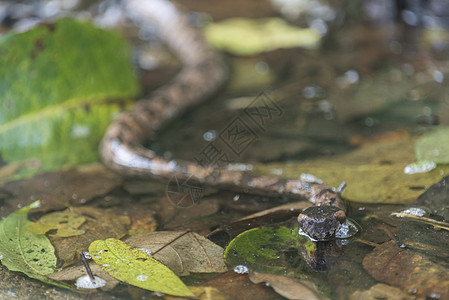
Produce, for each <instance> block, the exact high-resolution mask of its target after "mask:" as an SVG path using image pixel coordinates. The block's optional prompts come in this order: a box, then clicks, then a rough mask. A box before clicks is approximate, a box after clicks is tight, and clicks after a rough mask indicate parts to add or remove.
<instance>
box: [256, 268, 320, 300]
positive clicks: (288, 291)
mask: <svg viewBox="0 0 449 300" xmlns="http://www.w3.org/2000/svg"><path fill="white" fill-rule="evenodd" d="M249 279H250V280H251V281H252V282H254V283H261V282H266V283H269V284H270V286H271V287H272V288H273V289H274V290H275V291H276V292H277V293H278V294H279V295H282V296H284V297H285V298H287V299H296V300H319V299H327V298H323V297H320V295H319V293H318V290H317V289H316V286H315V284H313V282H310V281H297V280H294V279H291V278H288V277H285V276H279V275H273V274H265V273H259V272H250V273H249Z"/></svg>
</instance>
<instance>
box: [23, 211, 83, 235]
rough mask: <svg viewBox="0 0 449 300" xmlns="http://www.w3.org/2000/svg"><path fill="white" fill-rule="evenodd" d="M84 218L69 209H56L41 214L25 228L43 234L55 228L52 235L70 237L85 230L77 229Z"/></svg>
mask: <svg viewBox="0 0 449 300" xmlns="http://www.w3.org/2000/svg"><path fill="white" fill-rule="evenodd" d="M85 221H86V218H85V217H83V216H81V215H78V214H76V213H73V212H70V211H61V212H60V211H58V212H53V213H50V214H47V215H44V216H42V217H41V218H40V219H39V221H37V222H34V223H31V224H29V225H28V226H27V230H28V231H30V232H33V233H36V234H45V233H47V232H48V231H50V230H56V233H55V234H52V235H51V236H54V237H70V236H77V235H81V234H83V233H84V232H85V231H84V230H80V229H77V228H78V227H80V226H81V225H82V224H83V223H84V222H85Z"/></svg>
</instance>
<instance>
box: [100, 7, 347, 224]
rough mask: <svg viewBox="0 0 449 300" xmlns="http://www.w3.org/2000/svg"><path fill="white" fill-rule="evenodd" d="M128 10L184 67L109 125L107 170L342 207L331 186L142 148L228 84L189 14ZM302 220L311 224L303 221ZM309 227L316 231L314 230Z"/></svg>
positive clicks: (104, 148) (172, 9)
mask: <svg viewBox="0 0 449 300" xmlns="http://www.w3.org/2000/svg"><path fill="white" fill-rule="evenodd" d="M144 3H145V5H144ZM126 7H127V10H128V11H129V13H130V14H133V15H134V17H135V18H137V19H138V20H140V21H141V22H148V21H151V22H152V24H153V25H154V26H155V27H156V28H157V31H158V34H159V36H160V37H161V39H162V40H163V41H164V43H166V44H167V46H168V47H169V48H170V49H171V50H172V51H173V52H174V53H175V54H176V56H177V57H178V58H179V60H180V61H181V63H182V65H183V67H182V70H181V71H180V72H179V73H178V74H177V75H176V76H175V77H174V78H173V79H172V80H171V81H170V82H169V83H167V84H166V85H164V86H162V87H161V88H159V89H157V90H156V91H155V92H153V94H152V95H151V96H150V97H149V98H147V99H142V100H139V101H138V102H137V103H136V104H135V105H134V107H133V109H132V110H130V111H127V112H123V113H121V114H120V115H119V116H118V117H117V118H116V120H115V121H114V122H113V123H112V124H111V125H110V126H109V128H108V129H107V131H106V133H105V135H104V138H103V140H102V143H101V145H100V153H101V156H102V158H103V161H104V163H105V164H106V165H107V166H109V167H110V168H112V169H114V170H116V171H118V172H120V173H122V174H126V175H137V176H143V177H156V178H163V179H170V178H172V177H173V176H176V178H177V179H178V180H193V181H197V182H199V183H202V184H206V185H212V186H216V187H219V188H225V189H234V190H244V191H245V192H248V193H255V194H262V195H267V196H279V195H281V196H287V197H293V198H302V199H304V198H306V199H309V200H310V201H312V202H314V203H315V205H321V206H323V208H324V207H338V208H340V203H342V201H341V198H340V195H339V193H337V192H335V190H334V189H332V188H331V187H330V186H328V185H326V184H322V183H315V182H308V181H304V180H300V179H294V180H288V179H281V178H277V177H268V176H258V175H253V174H250V173H249V172H245V171H239V170H235V169H231V168H226V167H224V168H220V170H219V172H218V175H217V170H216V168H215V167H212V166H200V165H198V164H196V163H194V162H190V161H182V160H167V159H165V158H163V157H161V156H158V155H156V154H155V153H154V152H153V151H151V150H149V149H147V148H145V147H143V146H142V144H143V143H145V142H148V141H149V142H151V141H153V140H154V139H155V138H156V137H157V133H158V131H159V129H160V128H161V126H162V125H163V124H164V123H165V122H166V121H168V120H169V119H172V118H174V117H176V116H179V115H180V114H181V113H183V112H184V111H185V110H186V109H187V108H189V107H192V106H194V105H197V104H198V103H200V102H201V101H204V100H206V99H208V98H210V97H211V96H212V95H213V94H214V92H215V91H216V90H217V89H218V88H219V87H220V86H221V85H222V84H223V82H224V81H225V80H226V76H227V72H226V68H225V65H224V63H223V60H222V58H221V57H220V55H218V54H217V53H216V52H215V51H213V50H212V49H211V48H210V47H209V46H208V45H207V43H206V42H205V40H204V38H203V36H202V34H201V32H200V31H199V30H198V29H197V28H195V27H194V26H192V25H191V24H190V22H189V16H188V14H186V13H184V12H182V11H180V10H179V9H177V8H176V7H175V6H174V5H173V4H171V3H170V2H167V1H165V0H150V1H148V2H144V1H141V0H128V1H127V2H126ZM212 174H214V176H211V175H212ZM326 209H327V208H326ZM337 211H338V222H340V221H341V220H343V219H344V218H345V215H344V212H343V211H342V210H341V209H337ZM333 216H335V212H334V211H333V212H332V213H331V216H330V217H327V218H326V220H334V219H335V217H333ZM301 220H306V219H305V218H303V217H302V218H301ZM301 220H300V222H301ZM304 222H306V221H304ZM307 222H308V223H307ZM307 222H306V223H307V224H309V223H310V222H313V220H310V219H308V220H307ZM305 227H306V228H309V229H310V230H311V231H312V232H313V227H314V226H313V225H310V224H309V225H306V226H305ZM331 227H332V226H331ZM334 227H335V226H334ZM320 228H324V227H320ZM332 228H333V227H332ZM325 230H326V229H325ZM321 231H322V230H321ZM328 231H329V230H328Z"/></svg>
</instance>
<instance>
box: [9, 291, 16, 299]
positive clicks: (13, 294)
mask: <svg viewBox="0 0 449 300" xmlns="http://www.w3.org/2000/svg"><path fill="white" fill-rule="evenodd" d="M8 296H9V297H13V298H17V294H16V293H14V292H13V291H8Z"/></svg>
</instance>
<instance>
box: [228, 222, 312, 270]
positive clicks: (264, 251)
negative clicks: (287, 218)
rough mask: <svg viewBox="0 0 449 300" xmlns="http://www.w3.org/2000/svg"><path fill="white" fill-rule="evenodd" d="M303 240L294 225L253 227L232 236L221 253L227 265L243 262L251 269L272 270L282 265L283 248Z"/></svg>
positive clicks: (295, 244) (293, 245)
mask: <svg viewBox="0 0 449 300" xmlns="http://www.w3.org/2000/svg"><path fill="white" fill-rule="evenodd" d="M307 241H308V240H307V238H306V237H304V236H300V235H299V234H298V228H293V229H290V228H287V227H285V226H279V227H274V226H270V227H260V228H254V229H251V230H247V231H245V232H243V233H241V234H239V235H238V236H237V237H236V238H234V239H233V240H232V241H231V242H230V243H229V245H228V247H227V248H226V250H225V254H224V256H225V260H226V262H227V263H228V264H229V265H231V266H237V265H245V266H247V267H249V268H252V269H253V270H257V271H264V272H269V273H272V272H273V271H276V270H282V269H285V268H286V262H285V260H284V259H283V257H282V253H283V252H285V251H286V250H288V249H289V248H290V247H295V248H298V247H299V245H300V244H301V243H302V244H304V243H306V242H307Z"/></svg>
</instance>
